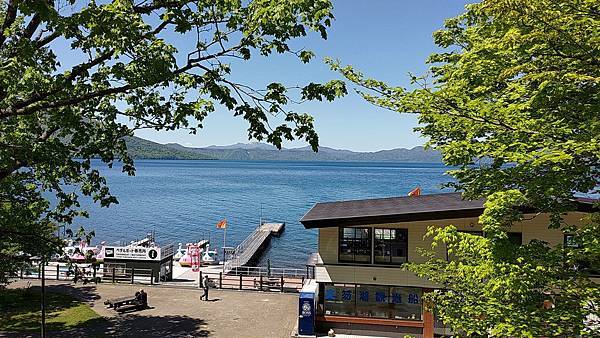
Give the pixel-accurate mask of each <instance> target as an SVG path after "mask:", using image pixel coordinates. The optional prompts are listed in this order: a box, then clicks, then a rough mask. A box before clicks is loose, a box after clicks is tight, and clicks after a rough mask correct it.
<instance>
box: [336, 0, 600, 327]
mask: <svg viewBox="0 0 600 338" xmlns="http://www.w3.org/2000/svg"><path fill="white" fill-rule="evenodd" d="M434 39H435V42H436V44H437V45H438V46H440V47H441V49H442V51H441V52H439V53H435V54H433V55H431V56H430V57H429V59H428V62H429V63H430V64H431V68H430V72H429V73H428V74H426V75H425V76H422V77H416V76H411V79H412V85H413V86H412V87H411V88H403V87H394V86H390V85H388V84H386V83H384V82H381V81H378V80H375V79H369V78H366V77H365V76H364V75H363V74H361V73H360V72H358V71H356V70H354V69H353V68H352V67H350V66H347V67H343V66H341V65H340V63H339V62H337V61H330V64H331V66H332V68H333V69H335V70H337V71H339V72H340V73H342V74H343V75H344V76H345V77H346V78H347V79H349V80H350V81H352V82H353V83H355V84H356V85H358V89H357V91H358V92H359V93H360V94H361V95H362V96H363V97H364V98H365V99H366V100H367V101H369V102H371V103H373V104H375V105H377V106H380V107H384V108H387V109H391V110H393V111H397V112H401V113H416V114H418V116H419V122H420V126H419V127H418V128H417V130H418V131H420V132H421V133H422V134H423V135H425V136H427V137H429V138H430V142H429V145H430V146H432V147H434V148H435V149H438V150H440V151H441V152H442V156H443V159H444V162H445V163H447V164H448V165H452V166H456V167H457V168H458V169H456V170H452V171H450V173H451V174H452V175H453V176H454V177H455V178H456V183H452V184H450V185H451V186H453V187H455V188H456V189H458V190H461V191H463V192H464V196H465V197H466V198H470V199H474V198H480V197H486V198H487V202H486V204H485V207H486V208H485V212H484V214H483V215H482V216H481V217H480V223H481V225H482V227H483V229H484V231H485V234H486V236H485V238H482V237H476V236H473V235H469V234H462V233H458V232H457V231H456V229H454V228H452V227H449V228H446V229H431V231H430V234H429V235H430V236H432V237H433V239H434V241H433V242H434V246H435V245H443V244H446V245H447V246H448V249H449V251H450V252H452V256H453V257H455V259H454V260H453V261H451V262H448V261H447V260H445V259H439V258H436V257H435V256H434V255H433V253H432V251H430V250H426V251H425V252H424V254H425V255H428V256H429V258H430V259H429V261H428V263H427V264H423V265H419V264H412V265H410V266H409V268H410V269H411V270H413V271H415V272H417V273H418V274H419V275H421V276H424V277H427V278H429V279H431V280H433V281H435V282H437V283H439V284H440V285H442V286H443V287H444V288H445V289H444V290H443V291H437V292H435V293H431V294H429V295H428V297H429V299H430V300H433V303H434V304H435V307H434V310H435V311H436V313H437V315H438V316H439V317H440V318H441V319H442V320H444V321H445V322H446V323H448V324H450V325H451V326H452V327H453V328H454V329H455V330H456V332H458V333H459V334H464V335H475V336H476V335H488V334H491V335H493V336H517V337H521V336H523V337H527V336H530V337H533V336H535V337H539V336H555V335H565V336H573V335H576V334H583V333H587V334H592V333H590V332H589V331H586V329H585V325H584V320H586V318H590V317H588V315H591V314H596V315H597V314H598V306H599V305H600V298H599V293H598V286H597V284H594V283H592V282H590V280H589V278H588V276H589V269H583V267H586V268H591V267H593V266H596V267H597V266H598V265H597V264H598V262H599V257H600V256H599V255H598V251H599V250H600V239H599V237H600V226H599V225H598V224H599V222H598V221H599V219H598V215H597V213H596V214H592V216H591V217H590V218H589V219H587V220H586V221H585V222H584V223H585V225H584V226H582V227H580V228H578V229H576V228H574V227H573V224H568V223H567V222H566V221H565V219H564V217H562V215H563V214H564V212H566V211H568V210H572V209H573V207H574V197H575V196H576V195H577V194H578V193H592V194H593V193H598V186H599V181H600V6H599V3H598V1H595V0H564V1H552V0H489V1H488V0H484V1H482V2H481V3H477V4H472V5H468V6H467V7H466V11H465V13H463V14H462V15H460V16H458V17H455V18H451V19H448V20H447V21H446V22H445V28H444V29H442V30H440V31H438V32H436V33H435V34H434ZM527 209H529V210H536V211H537V212H547V213H549V214H550V215H551V218H550V222H549V227H552V228H559V229H562V230H563V231H564V232H565V233H572V234H574V235H575V237H573V241H574V242H575V243H577V244H578V248H563V247H561V246H559V247H550V246H549V245H548V244H547V243H541V242H537V241H536V242H532V243H527V244H525V245H523V246H521V247H519V248H515V247H510V246H508V245H507V235H506V230H507V228H508V227H509V226H510V225H511V224H513V223H514V222H517V221H521V220H523V217H524V214H523V212H522V210H527ZM544 302H545V305H546V306H544ZM551 303H552V305H550V304H551ZM596 320H597V317H596ZM596 324H597V323H596ZM594 334H598V332H596V333H594Z"/></svg>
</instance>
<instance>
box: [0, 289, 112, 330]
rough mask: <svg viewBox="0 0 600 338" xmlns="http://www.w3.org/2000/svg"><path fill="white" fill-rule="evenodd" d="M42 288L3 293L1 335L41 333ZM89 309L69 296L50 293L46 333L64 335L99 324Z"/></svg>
mask: <svg viewBox="0 0 600 338" xmlns="http://www.w3.org/2000/svg"><path fill="white" fill-rule="evenodd" d="M41 314H42V311H41V294H40V288H39V287H32V288H29V289H4V290H0V331H39V330H40V325H41ZM100 318H101V317H100V316H99V315H98V314H97V313H96V312H94V310H92V309H91V308H90V306H89V305H87V304H85V303H82V302H80V301H79V300H77V299H75V298H73V297H71V296H69V295H65V294H61V293H54V292H47V293H46V329H47V330H48V331H62V330H68V329H72V328H76V327H79V326H83V325H87V324H90V323H92V322H94V321H98V320H99V319H100Z"/></svg>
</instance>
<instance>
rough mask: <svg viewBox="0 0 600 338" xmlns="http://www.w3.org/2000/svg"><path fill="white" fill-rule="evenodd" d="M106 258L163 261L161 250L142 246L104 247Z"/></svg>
mask: <svg viewBox="0 0 600 338" xmlns="http://www.w3.org/2000/svg"><path fill="white" fill-rule="evenodd" d="M104 257H105V258H108V259H124V260H142V261H145V260H152V261H154V260H156V261H160V260H161V248H156V247H151V248H147V247H142V246H107V247H104Z"/></svg>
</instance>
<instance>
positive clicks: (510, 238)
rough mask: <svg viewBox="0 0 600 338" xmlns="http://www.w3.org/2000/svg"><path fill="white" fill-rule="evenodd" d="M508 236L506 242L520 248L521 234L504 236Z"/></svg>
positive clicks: (511, 233) (510, 233) (513, 233)
mask: <svg viewBox="0 0 600 338" xmlns="http://www.w3.org/2000/svg"><path fill="white" fill-rule="evenodd" d="M506 235H507V236H508V241H509V242H510V243H512V244H514V245H517V246H521V245H523V234H522V233H520V232H509V233H507V234H506Z"/></svg>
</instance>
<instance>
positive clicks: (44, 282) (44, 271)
mask: <svg viewBox="0 0 600 338" xmlns="http://www.w3.org/2000/svg"><path fill="white" fill-rule="evenodd" d="M40 269H42V271H41V272H42V273H41V277H42V301H41V304H42V332H41V336H42V338H46V266H45V263H44V259H43V258H42V261H41V263H40Z"/></svg>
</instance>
